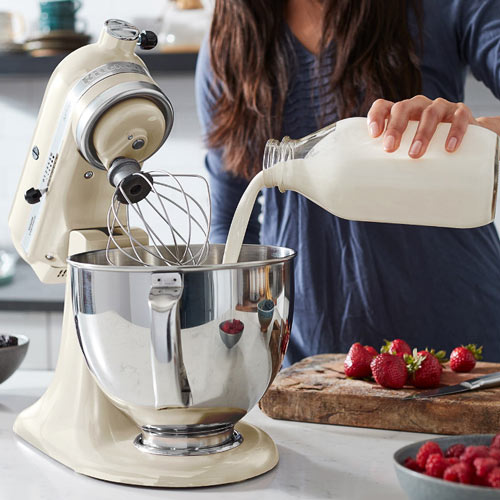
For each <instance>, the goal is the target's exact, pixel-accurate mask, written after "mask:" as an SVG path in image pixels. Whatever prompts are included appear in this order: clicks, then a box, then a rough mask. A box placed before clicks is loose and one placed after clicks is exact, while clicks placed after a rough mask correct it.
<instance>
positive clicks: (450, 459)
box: [445, 457, 460, 466]
mask: <svg viewBox="0 0 500 500" xmlns="http://www.w3.org/2000/svg"><path fill="white" fill-rule="evenodd" d="M445 460H446V463H447V464H448V466H450V465H455V464H458V462H460V460H459V459H458V458H457V457H448V458H445Z"/></svg>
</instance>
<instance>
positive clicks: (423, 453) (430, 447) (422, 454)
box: [415, 441, 443, 469]
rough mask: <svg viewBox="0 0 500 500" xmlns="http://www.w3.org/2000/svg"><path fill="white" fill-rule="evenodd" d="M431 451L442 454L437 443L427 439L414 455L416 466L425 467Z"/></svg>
mask: <svg viewBox="0 0 500 500" xmlns="http://www.w3.org/2000/svg"><path fill="white" fill-rule="evenodd" d="M433 453H439V454H440V455H442V454H443V452H442V451H441V448H440V447H439V445H438V444H437V443H435V442H434V441H427V442H426V443H424V444H423V445H422V446H421V447H420V449H419V450H418V452H417V456H416V457H415V459H416V460H417V464H418V466H419V467H420V468H422V469H425V463H426V462H427V458H428V457H429V455H432V454H433Z"/></svg>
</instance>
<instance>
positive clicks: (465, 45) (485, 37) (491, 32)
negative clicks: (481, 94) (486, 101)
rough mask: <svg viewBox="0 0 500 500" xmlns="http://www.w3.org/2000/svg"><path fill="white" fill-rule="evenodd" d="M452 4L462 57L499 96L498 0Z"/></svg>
mask: <svg viewBox="0 0 500 500" xmlns="http://www.w3.org/2000/svg"><path fill="white" fill-rule="evenodd" d="M439 1H441V0H439ZM455 5H456V8H457V9H458V11H459V12H458V25H457V29H458V39H459V45H460V46H459V49H460V52H461V56H462V58H463V59H464V60H465V61H466V62H467V64H468V65H469V66H470V68H471V71H472V74H473V75H474V77H475V78H477V79H478V80H480V81H481V82H483V83H484V84H485V85H486V86H487V87H488V88H489V89H490V90H491V91H492V92H493V94H494V95H495V96H496V97H497V98H499V99H500V0H455Z"/></svg>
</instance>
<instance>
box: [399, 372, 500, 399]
mask: <svg viewBox="0 0 500 500" xmlns="http://www.w3.org/2000/svg"><path fill="white" fill-rule="evenodd" d="M499 385H500V372H495V373H490V374H488V375H483V376H482V377H477V378H473V379H470V380H464V381H463V382H460V384H457V385H449V386H446V387H439V388H437V389H431V390H429V391H422V392H419V393H418V394H412V395H410V396H406V397H405V398H403V399H423V398H434V397H436V396H446V395H448V394H457V393H459V392H466V391H474V390H476V389H486V388H488V387H497V386H499Z"/></svg>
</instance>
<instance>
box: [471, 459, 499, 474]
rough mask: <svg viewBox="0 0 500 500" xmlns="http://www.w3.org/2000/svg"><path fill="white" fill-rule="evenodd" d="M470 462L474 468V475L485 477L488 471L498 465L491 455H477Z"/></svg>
mask: <svg viewBox="0 0 500 500" xmlns="http://www.w3.org/2000/svg"><path fill="white" fill-rule="evenodd" d="M472 464H473V465H474V468H475V469H476V476H478V477H480V478H487V477H488V475H489V473H490V472H491V471H492V470H493V469H494V468H495V467H497V466H498V460H495V459H494V458H491V457H477V458H475V459H474V461H473V462H472Z"/></svg>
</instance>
